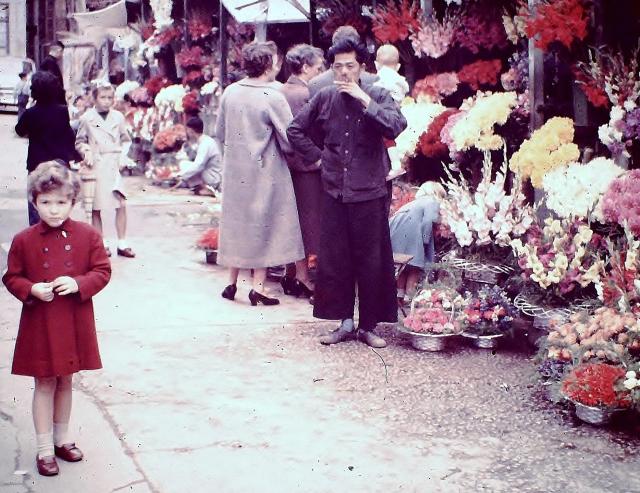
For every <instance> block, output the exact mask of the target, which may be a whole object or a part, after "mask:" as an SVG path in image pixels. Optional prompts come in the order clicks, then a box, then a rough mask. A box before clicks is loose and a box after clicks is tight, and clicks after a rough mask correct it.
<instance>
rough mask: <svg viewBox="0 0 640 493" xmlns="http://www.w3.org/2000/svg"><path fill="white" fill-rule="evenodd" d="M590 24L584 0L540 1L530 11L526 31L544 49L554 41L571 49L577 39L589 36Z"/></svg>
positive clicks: (537, 45)
mask: <svg viewBox="0 0 640 493" xmlns="http://www.w3.org/2000/svg"><path fill="white" fill-rule="evenodd" d="M588 25H589V13H588V11H587V9H586V8H585V7H584V5H583V2H582V0H553V1H544V2H543V3H540V4H539V5H537V7H536V9H535V12H530V13H529V15H528V17H527V27H526V31H527V36H528V37H529V38H535V45H536V47H538V48H540V49H541V50H543V51H547V50H548V49H549V45H550V44H551V43H553V42H554V41H557V42H559V43H562V44H563V45H564V46H566V47H567V48H569V49H570V48H571V46H572V44H573V42H574V41H575V40H580V41H582V40H584V39H585V38H586V37H587V27H588Z"/></svg>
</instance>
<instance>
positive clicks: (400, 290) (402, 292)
mask: <svg viewBox="0 0 640 493" xmlns="http://www.w3.org/2000/svg"><path fill="white" fill-rule="evenodd" d="M405 294H406V293H405V291H404V289H398V294H397V295H396V296H397V297H398V298H402V299H404V296H405Z"/></svg>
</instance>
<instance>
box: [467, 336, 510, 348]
mask: <svg viewBox="0 0 640 493" xmlns="http://www.w3.org/2000/svg"><path fill="white" fill-rule="evenodd" d="M461 335H462V337H466V338H467V339H469V340H470V341H471V343H472V344H473V345H474V346H475V347H477V348H480V349H495V348H497V347H498V343H499V342H500V339H502V338H503V337H504V334H491V335H486V336H481V335H478V334H472V333H470V332H463V333H462V334H461Z"/></svg>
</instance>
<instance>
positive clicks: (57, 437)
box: [53, 423, 71, 447]
mask: <svg viewBox="0 0 640 493" xmlns="http://www.w3.org/2000/svg"><path fill="white" fill-rule="evenodd" d="M66 443H71V440H70V439H69V423H53V444H54V445H55V446H56V447H61V446H62V445H64V444H66Z"/></svg>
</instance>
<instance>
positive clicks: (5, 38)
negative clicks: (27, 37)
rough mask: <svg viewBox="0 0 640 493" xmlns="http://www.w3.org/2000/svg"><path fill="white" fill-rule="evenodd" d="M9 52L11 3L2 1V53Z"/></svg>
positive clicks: (0, 16) (0, 42)
mask: <svg viewBox="0 0 640 493" xmlns="http://www.w3.org/2000/svg"><path fill="white" fill-rule="evenodd" d="M8 54H9V4H8V3H6V2H0V55H8Z"/></svg>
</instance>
